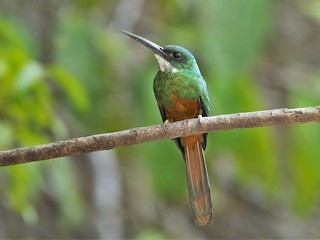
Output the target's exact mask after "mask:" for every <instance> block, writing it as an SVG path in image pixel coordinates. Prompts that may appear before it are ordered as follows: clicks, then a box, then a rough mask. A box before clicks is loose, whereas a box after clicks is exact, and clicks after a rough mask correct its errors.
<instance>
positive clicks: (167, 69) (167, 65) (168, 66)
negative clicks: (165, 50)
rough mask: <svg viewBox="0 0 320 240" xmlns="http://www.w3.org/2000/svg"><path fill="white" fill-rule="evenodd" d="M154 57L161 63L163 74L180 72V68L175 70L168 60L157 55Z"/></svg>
mask: <svg viewBox="0 0 320 240" xmlns="http://www.w3.org/2000/svg"><path fill="white" fill-rule="evenodd" d="M154 56H155V57H156V59H157V61H158V63H159V67H160V71H161V72H172V73H176V72H180V70H179V69H178V68H175V67H174V66H173V65H172V64H171V63H170V62H168V61H167V60H166V59H164V58H163V57H161V56H160V55H158V54H155V55H154Z"/></svg>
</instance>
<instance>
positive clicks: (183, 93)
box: [121, 30, 213, 226]
mask: <svg viewBox="0 0 320 240" xmlns="http://www.w3.org/2000/svg"><path fill="white" fill-rule="evenodd" d="M121 32H122V33H124V34H126V35H128V36H129V37H131V38H133V39H134V40H136V41H137V42H139V43H141V44H143V45H144V46H146V47H147V48H148V49H150V50H152V51H153V53H154V55H155V58H156V60H157V61H158V64H159V71H158V72H157V74H156V76H155V78H154V82H153V90H154V94H155V97H156V101H157V104H158V107H159V110H160V114H161V117H162V120H163V122H164V127H165V126H166V125H167V124H169V123H170V122H175V121H180V120H185V119H191V118H198V119H199V121H200V122H201V117H202V116H204V117H205V116H208V115H209V113H210V100H209V94H208V90H207V85H206V82H205V80H204V78H203V77H202V75H201V72H200V69H199V67H198V64H197V61H196V59H195V57H194V56H193V55H192V54H191V53H190V52H189V51H188V50H187V49H185V48H184V47H181V46H176V45H167V46H160V45H158V44H156V43H154V42H152V41H150V40H148V39H146V38H143V37H141V36H139V35H136V34H133V33H131V32H128V31H124V30H122V31H121ZM173 140H174V141H175V143H176V145H177V146H178V148H179V149H180V151H181V153H182V156H183V159H184V161H185V166H186V175H187V185H188V192H189V201H190V205H191V209H192V213H193V219H194V222H195V223H196V225H199V226H205V225H207V224H209V223H211V222H212V219H213V217H212V216H213V214H212V202H211V190H210V182H209V177H208V172H207V166H206V161H205V157H204V150H205V149H206V145H207V133H204V134H197V135H193V136H187V137H180V138H175V139H173Z"/></svg>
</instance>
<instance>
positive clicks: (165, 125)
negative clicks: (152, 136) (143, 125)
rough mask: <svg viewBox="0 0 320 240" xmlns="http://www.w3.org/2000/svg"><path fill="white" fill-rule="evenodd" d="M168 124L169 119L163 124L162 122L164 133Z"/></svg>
mask: <svg viewBox="0 0 320 240" xmlns="http://www.w3.org/2000/svg"><path fill="white" fill-rule="evenodd" d="M169 123H170V120H169V119H166V120H165V121H164V122H163V125H162V126H163V130H164V131H165V132H166V131H167V130H168V125H169Z"/></svg>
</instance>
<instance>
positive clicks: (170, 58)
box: [122, 31, 199, 73]
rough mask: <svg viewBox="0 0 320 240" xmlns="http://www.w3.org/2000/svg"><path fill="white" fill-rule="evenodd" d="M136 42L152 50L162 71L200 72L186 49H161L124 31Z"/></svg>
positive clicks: (173, 47) (177, 47)
mask: <svg viewBox="0 0 320 240" xmlns="http://www.w3.org/2000/svg"><path fill="white" fill-rule="evenodd" d="M122 32H123V33H125V34H127V35H128V36H129V37H131V38H133V39H134V40H136V41H138V42H140V43H142V44H143V45H145V46H146V47H147V48H149V49H151V50H152V51H153V52H154V54H155V57H156V59H157V61H158V63H159V68H160V71H162V72H171V73H177V72H181V71H185V70H191V71H199V68H198V65H197V62H196V59H195V58H194V56H193V55H192V54H191V53H190V52H189V51H188V50H187V49H185V48H183V47H180V46H175V45H168V46H164V47H161V46H159V45H158V44H156V43H154V42H151V41H150V40H148V39H145V38H143V37H140V36H138V35H136V34H133V33H130V32H127V31H122Z"/></svg>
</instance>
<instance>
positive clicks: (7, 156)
mask: <svg viewBox="0 0 320 240" xmlns="http://www.w3.org/2000/svg"><path fill="white" fill-rule="evenodd" d="M312 122H320V106H317V107H308V108H295V109H287V108H284V109H274V110H266V111H258V112H248V113H236V114H228V115H220V116H214V117H204V118H201V120H200V121H199V119H188V120H184V121H179V122H174V123H169V124H167V125H166V129H164V127H163V125H162V124H161V125H154V126H148V127H140V128H133V129H129V130H124V131H119V132H113V133H106V134H97V135H92V136H88V137H79V138H73V139H69V140H65V141H59V142H55V143H48V144H43V145H38V146H33V147H24V148H18V149H13V150H7V151H1V152H0V166H9V165H14V164H20V163H27V162H33V161H39V160H45V159H50V158H57V157H62V156H69V155H73V154H79V153H85V152H93V151H98V150H108V149H112V148H115V147H120V146H127V145H133V144H139V143H145V142H151V141H156V140H161V139H169V138H176V137H183V136H188V135H194V134H201V133H205V132H216V131H223V130H232V129H238V128H255V127H266V126H278V125H288V124H300V123H312Z"/></svg>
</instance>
